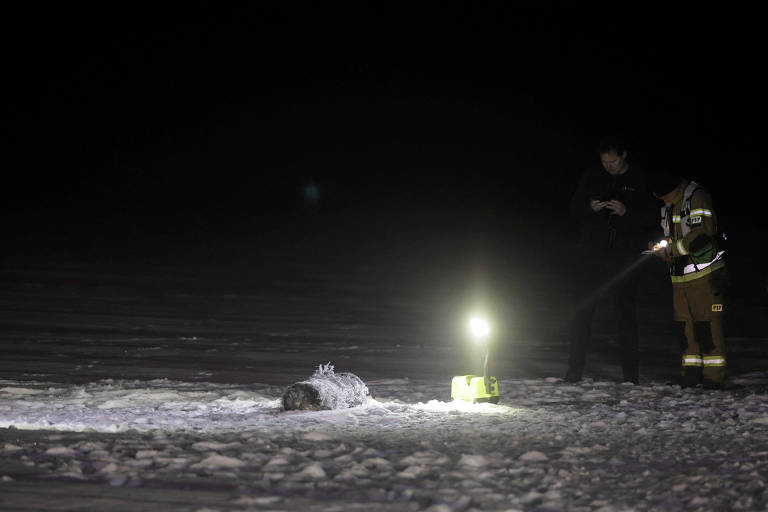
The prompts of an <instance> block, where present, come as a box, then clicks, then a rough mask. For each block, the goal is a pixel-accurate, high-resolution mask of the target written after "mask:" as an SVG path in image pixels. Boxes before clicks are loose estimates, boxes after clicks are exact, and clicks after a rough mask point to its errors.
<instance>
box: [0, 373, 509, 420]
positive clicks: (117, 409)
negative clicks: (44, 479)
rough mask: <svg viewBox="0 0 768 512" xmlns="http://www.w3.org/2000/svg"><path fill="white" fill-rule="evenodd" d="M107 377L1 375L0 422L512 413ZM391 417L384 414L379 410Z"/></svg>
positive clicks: (465, 405) (464, 405) (500, 408)
mask: <svg viewBox="0 0 768 512" xmlns="http://www.w3.org/2000/svg"><path fill="white" fill-rule="evenodd" d="M252 387H254V388H255V389H254V390H251V389H244V388H243V387H240V386H234V385H224V384H213V383H186V382H174V381H169V380H167V379H159V380H152V381H127V380H124V381H114V380H105V381H99V382H94V383H91V384H88V385H84V386H61V385H56V386H53V385H48V384H45V383H39V382H37V383H16V382H9V381H0V428H8V427H13V428H16V429H22V430H57V431H72V432H86V431H87V432H104V433H114V432H126V431H132V430H133V431H140V432H146V431H153V430H160V431H168V432H172V431H176V432H183V431H197V432H201V431H203V432H225V431H232V430H240V431H242V430H248V429H253V428H256V429H263V428H268V429H277V430H279V429H284V428H291V429H302V428H305V427H312V426H316V425H318V424H326V425H334V424H347V425H348V424H354V425H360V424H368V423H371V427H374V426H377V425H378V426H380V425H383V424H391V422H392V421H395V422H400V421H406V422H417V423H418V422H429V421H435V420H438V421H442V420H444V419H445V415H448V414H457V413H466V414H470V415H478V416H487V415H500V416H510V415H513V414H518V413H519V412H520V411H521V410H520V409H516V408H513V407H508V406H505V405H494V404H488V403H478V404H473V403H469V402H463V401H460V400H455V401H439V400H429V401H427V402H417V403H408V402H403V401H401V400H395V401H390V400H387V399H382V400H376V399H370V400H369V401H368V403H367V404H366V405H364V406H359V407H352V408H348V409H338V410H328V411H312V412H307V411H284V410H283V408H282V401H281V391H282V390H281V389H278V388H272V387H270V386H267V385H263V384H262V385H255V386H252ZM381 415H383V416H385V417H389V418H381V419H376V418H378V417H379V416H381Z"/></svg>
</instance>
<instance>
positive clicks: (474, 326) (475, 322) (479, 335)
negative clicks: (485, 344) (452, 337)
mask: <svg viewBox="0 0 768 512" xmlns="http://www.w3.org/2000/svg"><path fill="white" fill-rule="evenodd" d="M469 331H470V332H471V333H472V336H474V337H475V338H476V339H479V340H484V339H485V338H487V337H488V335H489V334H490V333H491V326H490V325H488V322H486V321H485V319H483V318H480V317H477V316H475V317H472V318H471V319H470V320H469Z"/></svg>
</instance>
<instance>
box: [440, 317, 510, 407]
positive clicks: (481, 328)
mask: <svg viewBox="0 0 768 512" xmlns="http://www.w3.org/2000/svg"><path fill="white" fill-rule="evenodd" d="M469 332H470V334H471V335H472V338H473V339H474V340H475V342H477V344H478V345H479V346H480V347H481V348H482V349H484V350H485V359H484V362H483V375H482V376H481V375H457V376H456V377H454V378H453V380H452V381H451V398H452V399H454V400H464V401H467V402H473V403H477V402H490V403H493V404H495V403H498V401H499V383H498V381H497V380H496V377H491V376H489V375H488V354H489V352H490V343H489V341H490V335H491V326H490V325H489V324H488V322H487V321H486V320H485V319H483V318H480V317H472V318H471V319H470V320H469Z"/></svg>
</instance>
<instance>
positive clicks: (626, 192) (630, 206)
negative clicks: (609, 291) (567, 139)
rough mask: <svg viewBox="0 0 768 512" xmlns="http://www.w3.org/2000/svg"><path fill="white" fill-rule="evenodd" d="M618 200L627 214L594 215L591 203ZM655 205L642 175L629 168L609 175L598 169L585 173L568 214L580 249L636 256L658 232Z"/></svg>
mask: <svg viewBox="0 0 768 512" xmlns="http://www.w3.org/2000/svg"><path fill="white" fill-rule="evenodd" d="M593 199H597V200H600V201H606V200H608V199H618V200H619V201H621V202H622V203H623V204H624V206H626V208H627V211H626V213H625V214H624V215H623V216H619V215H611V214H610V210H608V209H607V208H604V209H602V210H600V211H598V212H595V211H593V210H592V208H591V207H590V205H589V203H590V201H591V200H593ZM659 211H660V210H659V202H658V200H656V199H655V198H654V197H653V195H652V194H651V192H650V190H649V188H648V185H647V182H646V176H645V173H644V172H643V171H642V169H640V168H638V167H636V166H634V165H630V166H629V168H628V169H627V171H626V172H625V173H624V174H619V175H615V176H614V175H611V174H609V173H608V172H607V171H606V170H605V169H603V168H602V167H597V168H595V169H592V170H589V171H587V172H585V173H584V174H583V175H582V177H581V179H580V180H579V184H578V186H577V187H576V192H575V193H574V195H573V197H572V198H571V212H572V214H573V215H574V217H575V218H576V220H577V222H578V224H579V241H580V243H581V245H582V247H588V248H589V249H590V250H592V251H595V252H617V253H622V254H627V255H628V254H639V253H640V252H641V251H643V250H645V249H647V245H648V242H649V241H651V240H652V237H653V236H655V235H656V234H657V232H658V231H659V215H660V214H659Z"/></svg>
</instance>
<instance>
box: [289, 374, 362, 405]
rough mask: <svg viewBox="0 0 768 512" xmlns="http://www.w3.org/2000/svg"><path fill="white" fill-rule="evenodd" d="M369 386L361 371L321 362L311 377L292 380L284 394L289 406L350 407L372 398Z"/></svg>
mask: <svg viewBox="0 0 768 512" xmlns="http://www.w3.org/2000/svg"><path fill="white" fill-rule="evenodd" d="M368 396H369V392H368V387H367V386H366V385H365V383H364V382H363V381H362V380H361V379H360V377H358V376H357V375H355V374H353V373H349V372H344V373H335V372H334V371H333V365H332V364H331V363H328V364H326V365H322V364H321V365H319V366H318V367H317V370H315V373H314V374H313V375H312V376H311V377H310V378H309V379H307V380H305V381H301V382H297V383H295V384H291V385H290V386H289V387H288V389H286V391H285V393H284V394H283V407H284V408H285V410H288V411H289V410H296V409H301V410H309V411H317V410H323V409H346V408H348V407H355V406H358V405H363V404H365V403H366V402H367V401H368Z"/></svg>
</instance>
